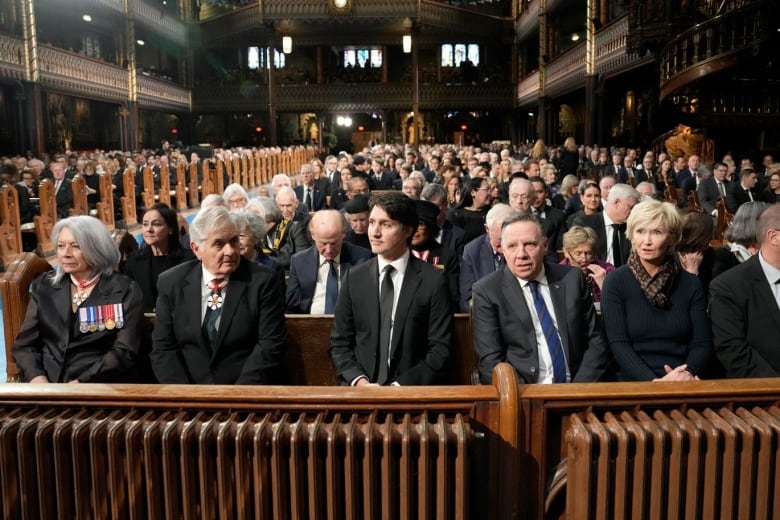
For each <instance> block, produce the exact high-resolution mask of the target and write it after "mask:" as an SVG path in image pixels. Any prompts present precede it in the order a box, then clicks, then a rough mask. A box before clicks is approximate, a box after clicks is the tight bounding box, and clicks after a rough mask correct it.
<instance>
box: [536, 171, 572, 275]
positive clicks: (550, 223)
mask: <svg viewBox="0 0 780 520" xmlns="http://www.w3.org/2000/svg"><path fill="white" fill-rule="evenodd" d="M529 180H530V181H531V184H533V185H534V200H533V202H532V203H531V212H532V213H533V214H534V216H536V218H537V219H538V220H539V222H541V224H542V229H543V230H544V236H545V237H547V244H548V248H547V261H548V262H553V263H556V262H558V251H560V250H561V249H563V234H564V233H565V232H566V229H567V228H566V215H565V214H564V213H563V211H561V210H559V209H556V208H553V207H552V204H547V202H548V201H549V200H550V199H549V198H548V195H549V193H548V192H547V184H545V182H544V181H543V180H542V178H541V177H531V178H530V179H529Z"/></svg>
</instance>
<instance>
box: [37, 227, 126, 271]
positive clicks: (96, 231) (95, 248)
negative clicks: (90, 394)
mask: <svg viewBox="0 0 780 520" xmlns="http://www.w3.org/2000/svg"><path fill="white" fill-rule="evenodd" d="M65 228H68V229H69V230H70V232H71V233H72V234H73V238H74V239H75V240H76V243H77V244H78V245H79V249H80V250H81V254H82V255H83V257H84V261H85V262H86V263H87V265H89V266H90V267H91V268H92V273H91V276H97V275H98V274H102V275H105V276H108V275H110V274H111V273H113V272H114V269H116V266H117V265H118V264H119V260H121V258H122V257H121V255H120V254H119V249H118V248H117V247H116V244H115V243H114V241H113V240H112V239H111V234H110V233H109V232H108V228H106V226H105V224H103V222H101V221H100V220H98V219H96V218H95V217H89V216H86V215H82V216H78V217H69V218H66V219H62V220H60V221H59V222H57V224H55V226H54V229H53V230H52V233H51V236H52V241H53V242H54V243H55V244H56V243H57V242H58V241H59V238H60V233H61V232H62V230H63V229H65ZM64 275H65V271H63V270H62V269H61V268H60V267H59V266H58V267H57V270H56V272H55V274H54V278H53V283H54V284H56V283H58V282H59V281H60V280H61V279H62V277H63V276H64Z"/></svg>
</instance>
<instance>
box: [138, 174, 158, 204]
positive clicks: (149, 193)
mask: <svg viewBox="0 0 780 520" xmlns="http://www.w3.org/2000/svg"><path fill="white" fill-rule="evenodd" d="M141 180H142V182H143V184H142V186H143V191H142V192H141V203H142V204H143V205H144V208H151V207H152V206H153V205H154V203H155V194H154V172H153V171H152V169H151V168H150V167H148V166H145V167H144V169H143V170H141Z"/></svg>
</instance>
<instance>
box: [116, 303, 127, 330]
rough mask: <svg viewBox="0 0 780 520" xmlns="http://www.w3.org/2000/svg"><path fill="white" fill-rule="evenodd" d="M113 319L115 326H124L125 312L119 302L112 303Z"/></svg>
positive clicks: (119, 327)
mask: <svg viewBox="0 0 780 520" xmlns="http://www.w3.org/2000/svg"><path fill="white" fill-rule="evenodd" d="M114 319H115V320H116V328H118V329H121V328H122V327H124V326H125V314H124V310H123V309H122V304H121V303H115V304H114Z"/></svg>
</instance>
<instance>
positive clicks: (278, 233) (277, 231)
mask: <svg viewBox="0 0 780 520" xmlns="http://www.w3.org/2000/svg"><path fill="white" fill-rule="evenodd" d="M275 200H276V204H277V206H279V209H280V210H281V212H282V221H281V222H280V223H279V224H278V225H276V226H274V231H273V249H272V253H271V254H272V256H275V257H276V259H277V260H278V261H279V263H280V264H281V265H282V266H283V267H284V268H285V269H286V270H287V269H290V258H291V257H292V255H294V254H295V253H298V252H300V251H303V250H304V249H306V248H308V247H309V246H310V245H311V239H310V238H309V236H308V231H307V227H308V225H309V219H310V218H311V217H309V216H308V215H305V216H304V217H303V218H300V219H298V218H297V214H296V213H297V210H298V205H299V203H298V197H297V196H296V195H295V192H294V191H293V189H292V188H290V187H289V186H282V187H281V188H279V191H278V192H277V193H276V197H275Z"/></svg>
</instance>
